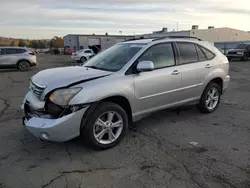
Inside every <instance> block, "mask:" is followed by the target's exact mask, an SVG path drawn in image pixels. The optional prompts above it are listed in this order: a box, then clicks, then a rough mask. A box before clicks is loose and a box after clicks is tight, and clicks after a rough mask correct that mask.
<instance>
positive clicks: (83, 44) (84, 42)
mask: <svg viewBox="0 0 250 188" xmlns="http://www.w3.org/2000/svg"><path fill="white" fill-rule="evenodd" d="M78 38H79V50H80V49H81V48H88V47H89V42H88V37H86V36H78Z"/></svg>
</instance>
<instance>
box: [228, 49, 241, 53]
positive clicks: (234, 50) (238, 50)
mask: <svg viewBox="0 0 250 188" xmlns="http://www.w3.org/2000/svg"><path fill="white" fill-rule="evenodd" d="M245 51H246V50H245V49H231V50H228V51H227V52H245Z"/></svg>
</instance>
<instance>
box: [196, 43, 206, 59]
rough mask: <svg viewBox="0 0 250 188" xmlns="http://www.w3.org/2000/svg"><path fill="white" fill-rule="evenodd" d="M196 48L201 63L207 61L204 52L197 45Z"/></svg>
mask: <svg viewBox="0 0 250 188" xmlns="http://www.w3.org/2000/svg"><path fill="white" fill-rule="evenodd" d="M195 47H196V50H197V54H198V58H199V61H206V60H207V58H206V56H205V54H204V53H203V51H202V50H201V49H200V47H199V46H197V45H195Z"/></svg>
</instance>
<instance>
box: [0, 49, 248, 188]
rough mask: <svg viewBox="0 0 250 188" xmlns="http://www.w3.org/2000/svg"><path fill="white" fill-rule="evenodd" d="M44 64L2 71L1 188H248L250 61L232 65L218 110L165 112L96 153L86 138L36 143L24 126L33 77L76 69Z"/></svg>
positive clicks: (59, 60) (63, 59) (60, 62)
mask: <svg viewBox="0 0 250 188" xmlns="http://www.w3.org/2000/svg"><path fill="white" fill-rule="evenodd" d="M38 61H39V66H38V67H34V68H32V69H31V70H30V71H28V72H20V71H17V70H0V188H30V187H31V188H33V187H35V188H48V187H55V188H57V187H58V188H63V187H65V188H97V187H98V188H106V187H108V188H109V187H114V188H117V187H119V188H127V187H130V188H133V187H145V188H151V187H157V188H158V187H162V188H163V187H164V188H166V187H168V188H249V187H250V83H249V82H250V62H241V61H235V62H230V76H231V83H230V86H229V88H228V90H227V92H226V93H225V94H224V95H223V96H222V100H221V104H220V107H219V108H218V109H217V111H216V112H214V113H212V114H201V113H200V112H199V111H198V110H196V108H195V107H193V108H191V109H186V110H183V111H181V112H180V113H178V112H176V111H173V110H164V111H160V112H158V113H155V114H152V115H151V116H149V117H147V118H145V119H143V120H141V121H139V122H137V123H136V127H137V129H136V130H135V131H130V132H129V133H128V135H127V136H126V138H125V139H124V140H123V141H122V142H121V143H120V144H119V145H117V146H116V147H115V148H112V149H109V150H106V151H94V150H91V149H89V148H87V147H85V145H84V144H83V142H82V140H80V139H74V140H72V141H69V142H66V143H50V142H43V141H40V140H37V139H36V138H34V137H33V136H32V135H31V134H30V133H29V132H28V131H27V130H26V129H25V128H24V126H23V125H22V122H21V117H22V114H21V110H20V107H21V104H22V101H23V98H24V96H25V94H26V92H27V91H28V87H29V79H30V77H31V76H32V75H34V74H35V73H37V72H38V71H40V70H43V69H47V68H53V67H59V66H74V65H76V64H77V63H72V62H71V61H70V57H69V56H55V55H45V54H44V55H38Z"/></svg>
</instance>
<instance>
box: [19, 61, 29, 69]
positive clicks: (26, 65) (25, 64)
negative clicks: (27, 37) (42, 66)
mask: <svg viewBox="0 0 250 188" xmlns="http://www.w3.org/2000/svg"><path fill="white" fill-rule="evenodd" d="M17 68H18V69H19V70H20V71H26V70H28V69H29V68H30V64H29V62H28V61H19V62H18V63H17Z"/></svg>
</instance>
